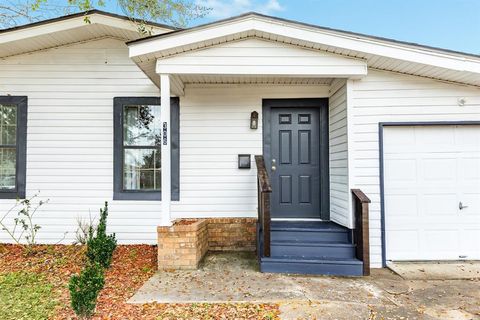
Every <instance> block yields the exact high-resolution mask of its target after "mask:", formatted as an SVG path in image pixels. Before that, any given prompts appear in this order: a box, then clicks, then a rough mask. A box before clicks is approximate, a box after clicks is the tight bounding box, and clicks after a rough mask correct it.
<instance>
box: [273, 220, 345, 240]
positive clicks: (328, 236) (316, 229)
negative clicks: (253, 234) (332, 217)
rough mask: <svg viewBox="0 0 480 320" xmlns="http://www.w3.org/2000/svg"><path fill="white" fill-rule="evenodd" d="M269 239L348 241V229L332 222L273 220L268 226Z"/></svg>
mask: <svg viewBox="0 0 480 320" xmlns="http://www.w3.org/2000/svg"><path fill="white" fill-rule="evenodd" d="M270 230H271V241H272V242H273V241H278V240H280V241H287V240H289V241H300V242H302V241H304V242H307V241H331V242H334V241H336V242H337V241H338V242H344V243H348V242H349V241H350V231H349V230H348V229H347V228H343V227H341V226H339V225H337V224H335V223H332V222H289V221H288V222H287V221H285V222H284V221H282V222H280V221H274V222H272V224H271V227H270Z"/></svg>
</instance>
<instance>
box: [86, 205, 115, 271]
mask: <svg viewBox="0 0 480 320" xmlns="http://www.w3.org/2000/svg"><path fill="white" fill-rule="evenodd" d="M107 216H108V202H105V207H104V208H103V209H100V220H99V222H98V225H97V230H96V232H94V231H93V227H90V229H89V235H88V240H87V258H88V259H89V261H90V262H91V263H99V264H100V265H101V266H102V267H104V268H109V267H110V264H111V263H112V256H113V251H115V248H116V247H117V240H116V239H115V234H110V235H107Z"/></svg>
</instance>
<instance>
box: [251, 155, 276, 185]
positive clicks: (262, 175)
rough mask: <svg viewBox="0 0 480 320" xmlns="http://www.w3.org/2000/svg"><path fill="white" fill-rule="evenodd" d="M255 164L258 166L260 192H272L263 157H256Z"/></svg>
mask: <svg viewBox="0 0 480 320" xmlns="http://www.w3.org/2000/svg"><path fill="white" fill-rule="evenodd" d="M255 163H256V164H257V178H258V182H259V185H260V192H272V186H271V184H270V178H269V177H268V172H267V169H266V168H265V160H264V159H263V156H255Z"/></svg>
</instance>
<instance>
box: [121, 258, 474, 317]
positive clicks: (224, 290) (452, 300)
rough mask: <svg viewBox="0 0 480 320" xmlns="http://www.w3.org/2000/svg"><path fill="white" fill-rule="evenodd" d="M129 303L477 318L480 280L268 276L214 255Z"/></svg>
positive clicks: (165, 277)
mask: <svg viewBox="0 0 480 320" xmlns="http://www.w3.org/2000/svg"><path fill="white" fill-rule="evenodd" d="M129 302H130V303H148V302H159V303H201V302H207V303H214V302H252V303H269V302H271V303H279V304H280V309H281V311H282V317H283V318H284V319H402V317H403V319H480V303H479V302H480V281H479V280H478V279H473V280H432V281H429V280H404V279H402V278H401V277H399V276H398V275H396V274H394V273H393V272H391V271H389V270H387V269H375V270H373V272H372V276H370V277H363V278H346V277H323V276H320V277H319V276H315V277H313V276H312V277H311V276H293V275H282V274H266V273H260V272H258V267H257V264H256V259H255V257H254V255H253V254H251V253H213V254H208V255H207V256H206V258H205V261H204V264H203V266H202V267H201V269H199V270H195V271H175V272H158V273H157V274H155V275H154V276H153V277H152V278H151V279H149V280H148V281H147V282H146V283H145V284H144V286H143V287H142V288H140V290H139V291H138V292H137V293H136V294H135V295H134V296H133V297H132V298H131V299H130V301H129Z"/></svg>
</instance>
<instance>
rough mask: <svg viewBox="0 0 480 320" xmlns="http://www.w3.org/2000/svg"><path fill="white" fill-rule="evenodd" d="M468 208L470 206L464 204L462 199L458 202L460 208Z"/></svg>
mask: <svg viewBox="0 0 480 320" xmlns="http://www.w3.org/2000/svg"><path fill="white" fill-rule="evenodd" d="M466 208H468V206H464V205H463V203H462V202H461V201H460V202H459V203H458V209H460V210H463V209H466Z"/></svg>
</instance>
